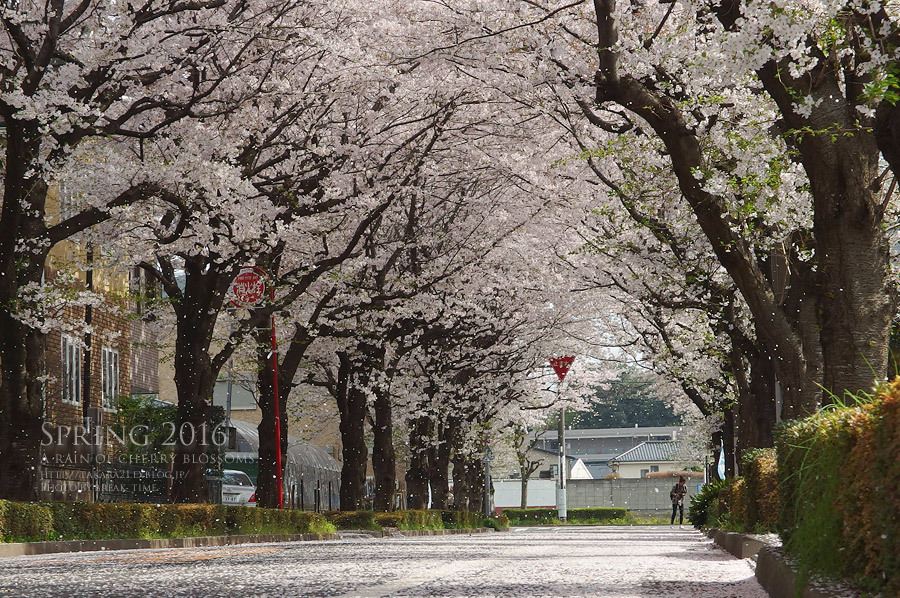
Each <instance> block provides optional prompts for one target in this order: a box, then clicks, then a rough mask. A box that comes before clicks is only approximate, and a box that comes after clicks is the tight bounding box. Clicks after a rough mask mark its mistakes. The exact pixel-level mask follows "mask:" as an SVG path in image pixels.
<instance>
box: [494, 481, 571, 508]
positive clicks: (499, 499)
mask: <svg viewBox="0 0 900 598" xmlns="http://www.w3.org/2000/svg"><path fill="white" fill-rule="evenodd" d="M521 506H522V481H521V480H494V507H495V508H497V507H499V508H507V509H509V508H513V509H518V508H519V507H521ZM528 506H529V507H555V506H556V480H541V479H534V478H532V479H530V480H528Z"/></svg>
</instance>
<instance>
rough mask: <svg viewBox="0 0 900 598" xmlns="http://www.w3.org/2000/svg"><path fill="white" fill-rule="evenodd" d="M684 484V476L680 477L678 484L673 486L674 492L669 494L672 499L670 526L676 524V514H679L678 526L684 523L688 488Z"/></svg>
mask: <svg viewBox="0 0 900 598" xmlns="http://www.w3.org/2000/svg"><path fill="white" fill-rule="evenodd" d="M684 482H685V479H684V476H679V477H678V483H677V484H675V485H674V486H672V491H671V492H669V498H671V499H672V523H671V524H670V525H674V524H675V513H676V512H677V513H678V514H679V517H678V525H682V524H683V523H684V496H685V495H686V494H687V486H686V485H685V483H684Z"/></svg>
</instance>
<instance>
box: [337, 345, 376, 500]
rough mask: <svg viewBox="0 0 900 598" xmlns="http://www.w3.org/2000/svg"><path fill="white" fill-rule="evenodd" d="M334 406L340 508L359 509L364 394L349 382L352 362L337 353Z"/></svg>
mask: <svg viewBox="0 0 900 598" xmlns="http://www.w3.org/2000/svg"><path fill="white" fill-rule="evenodd" d="M338 359H339V361H340V365H339V371H338V387H339V388H338V392H337V397H336V398H337V405H338V412H339V414H340V419H341V421H340V431H341V444H342V450H341V456H342V457H343V461H344V462H343V465H342V466H341V493H340V497H341V510H342V511H358V510H360V509H361V508H363V506H364V504H365V499H366V465H367V463H368V457H369V454H368V453H369V451H368V449H367V448H366V442H365V437H364V433H365V424H366V393H365V392H364V391H363V389H361V388H360V387H359V386H358V384H356V383H352V381H351V375H352V374H353V373H354V370H353V363H352V361H351V359H350V356H349V355H348V354H346V353H343V352H341V353H339V354H338Z"/></svg>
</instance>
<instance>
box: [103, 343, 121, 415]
mask: <svg viewBox="0 0 900 598" xmlns="http://www.w3.org/2000/svg"><path fill="white" fill-rule="evenodd" d="M119 364H120V361H119V350H118V349H115V348H113V347H101V348H100V406H101V407H102V408H103V410H104V411H108V412H115V411H117V410H118V405H117V402H118V401H117V399H118V398H119V391H120V388H121V386H120V381H121V369H120V367H119Z"/></svg>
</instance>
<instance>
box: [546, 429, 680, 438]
mask: <svg viewBox="0 0 900 598" xmlns="http://www.w3.org/2000/svg"><path fill="white" fill-rule="evenodd" d="M683 429H684V426H655V427H653V426H651V427H646V428H593V429H588V430H566V439H572V438H636V437H637V438H640V437H642V436H670V437H671V438H673V439H674V438H677V437H678V434H679V433H680V432H681V431H682V430H683ZM533 434H534V435H535V436H536V437H538V438H541V439H544V438H546V439H548V440H555V439H556V437H557V431H556V430H555V429H553V430H544V431H542V432H534V433H533Z"/></svg>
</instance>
